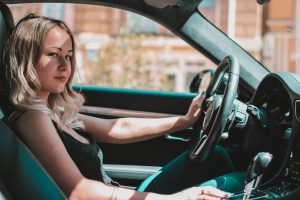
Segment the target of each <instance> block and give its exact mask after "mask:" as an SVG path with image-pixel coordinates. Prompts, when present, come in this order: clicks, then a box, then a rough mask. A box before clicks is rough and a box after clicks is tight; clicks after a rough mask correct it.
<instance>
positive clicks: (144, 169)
mask: <svg viewBox="0 0 300 200" xmlns="http://www.w3.org/2000/svg"><path fill="white" fill-rule="evenodd" d="M7 2H8V3H11V2H13V1H7ZM20 2H22V1H20ZM33 2H35V1H33ZM36 2H38V1H36ZM70 2H77V1H70ZM78 2H80V1H78ZM159 2H160V1H151V0H149V1H148V0H145V2H144V1H142V2H140V3H136V4H133V5H131V4H130V3H128V4H127V3H124V2H116V3H115V4H114V3H111V4H110V3H108V2H107V1H101V2H93V3H94V4H103V5H109V6H112V7H119V8H124V9H126V10H131V11H135V12H139V13H143V14H144V15H145V16H150V17H152V18H153V19H155V17H156V18H157V19H156V21H158V22H160V23H161V24H163V25H164V26H166V27H168V28H169V29H171V30H172V31H173V32H174V33H176V34H177V35H178V36H180V37H182V38H183V39H185V40H186V41H187V42H188V43H189V44H190V45H192V46H194V47H195V48H197V49H198V50H199V51H201V52H202V53H203V54H204V55H206V56H208V57H209V58H210V59H211V60H213V61H215V63H218V68H217V69H216V71H215V72H214V75H212V76H213V77H212V80H211V82H210V85H209V86H208V88H207V94H208V96H214V98H212V99H209V100H207V103H206V104H205V106H206V109H207V114H206V116H205V117H206V118H208V119H209V120H206V121H205V122H204V124H201V123H203V119H202V121H201V123H196V125H195V126H194V127H192V128H187V129H186V130H183V131H182V132H178V133H175V134H172V135H166V136H164V137H160V138H157V139H153V140H149V141H144V142H141V143H133V144H130V145H115V144H114V145H112V144H106V143H100V144H99V145H100V146H101V149H103V152H104V153H105V154H106V155H107V156H106V157H107V159H105V162H106V163H107V164H105V166H104V167H105V170H106V171H107V173H108V174H109V175H110V176H111V177H112V178H114V179H116V180H118V181H119V182H120V183H121V184H122V185H126V187H129V188H133V189H134V188H137V186H138V185H139V184H140V183H141V182H143V181H144V180H145V179H147V178H148V177H149V176H151V175H152V174H154V173H156V172H157V171H158V170H160V169H161V167H162V166H163V165H165V164H166V163H167V162H168V161H170V160H172V159H173V158H175V157H176V156H177V155H179V154H180V153H182V152H184V151H185V150H187V149H189V151H190V158H191V160H195V162H200V163H201V162H202V161H203V160H205V158H206V156H207V155H209V152H210V151H211V150H212V149H213V148H214V147H215V146H216V145H217V144H219V145H222V146H224V147H225V148H226V150H227V151H228V152H229V154H230V156H231V157H232V160H233V162H234V163H235V166H236V168H237V170H238V171H244V172H246V180H245V184H246V186H245V190H244V191H240V193H237V194H236V196H232V197H231V198H229V199H243V195H244V192H245V191H246V190H247V186H248V187H250V190H252V189H253V188H255V189H258V190H256V192H255V193H253V194H252V196H250V198H249V199H295V200H296V199H299V198H300V149H299V148H300V137H299V130H300V76H299V75H297V74H294V73H289V72H276V73H271V72H269V71H268V70H267V69H266V68H265V67H263V66H262V64H261V63H259V62H257V61H256V60H255V59H254V58H253V57H252V56H250V55H249V54H248V53H247V52H246V51H245V50H243V49H242V48H241V47H240V46H239V45H238V44H236V43H235V42H234V41H232V40H230V39H229V38H227V37H226V36H225V34H224V33H222V32H220V31H218V30H217V29H216V28H215V27H213V25H212V24H210V23H209V22H208V21H207V20H205V18H204V17H203V16H202V14H200V13H198V12H193V13H190V12H188V11H190V10H193V8H194V7H196V6H197V5H196V4H199V2H200V1H195V2H194V3H193V2H192V1H190V4H189V5H185V6H186V7H184V8H183V9H182V11H178V10H176V9H177V8H178V6H179V7H180V5H178V4H177V1H176V3H175V4H174V2H175V1H165V2H167V3H166V5H165V4H164V3H162V2H160V3H159ZM13 3H14V2H13ZM81 3H82V2H81ZM150 8H151V9H150ZM0 9H1V13H0V27H1V29H0V42H1V44H0V45H1V50H2V49H3V45H4V43H5V41H6V39H7V37H8V35H9V34H10V32H11V30H12V29H13V27H14V20H13V17H12V14H11V12H10V9H9V7H8V6H7V5H6V4H5V3H3V2H2V1H1V2H0ZM161 9H166V12H165V13H163V14H161V13H159V11H160V10H161ZM173 10H175V11H174V12H175V13H176V12H179V15H180V16H181V17H182V18H180V19H181V20H177V19H176V18H175V17H172V16H170V13H172V12H173ZM151 12H153V13H151ZM168 12H170V13H168ZM177 14H178V13H177ZM177 17H178V16H177ZM160 18H162V19H165V20H161V19H160ZM160 20H161V21H160ZM192 24H193V25H192ZM195 27H205V28H204V29H205V30H206V31H208V32H209V33H211V35H213V37H206V35H207V32H205V33H204V32H203V33H202V32H201V31H202V29H197V28H195ZM212 38H214V41H212ZM216 44H222V45H220V46H218V45H216ZM204 47H205V48H204ZM214 52H218V53H216V54H214ZM0 63H1V68H2V67H3V66H2V61H1V62H0ZM248 66H251V67H248ZM1 68H0V69H1ZM200 73H202V72H200ZM253 74H256V75H253ZM200 81H201V80H200ZM224 81H225V83H224V84H225V85H224V84H223V82H224ZM1 84H2V85H1ZM193 84H196V85H195V86H192V85H191V88H192V89H191V91H198V90H197V87H199V82H198V83H197V81H196V78H195V80H193ZM197 84H198V85H197ZM221 86H223V87H221ZM3 88H5V86H4V85H3V82H1V77H0V118H1V119H0V147H1V151H0V159H1V164H0V173H1V179H0V191H1V193H2V196H3V198H4V199H66V196H65V195H64V194H63V193H62V191H61V190H60V188H59V187H58V186H57V185H56V184H55V182H54V181H53V179H52V178H51V177H50V176H49V175H48V174H47V172H46V170H45V169H44V168H43V167H42V166H41V165H40V164H39V162H38V161H37V159H36V158H35V157H34V155H32V153H31V152H30V150H29V149H28V148H27V147H26V146H25V145H24V143H23V142H22V140H21V139H20V138H18V137H17V135H16V133H14V131H13V130H12V129H11V128H10V127H9V126H8V125H7V124H6V121H5V115H6V113H9V109H10V106H9V103H8V102H7V99H8V98H7V93H6V92H5V91H4V90H3ZM195 88H196V89H195ZM220 88H223V89H220ZM74 89H76V90H78V91H80V92H81V93H82V94H84V96H85V98H86V99H87V102H86V104H85V106H84V108H83V109H82V111H81V113H84V114H87V115H92V116H97V117H103V118H114V117H128V116H133V117H141V116H144V117H145V116H146V117H147V116H154V117H160V116H174V115H183V114H184V113H185V111H186V110H187V108H188V106H189V104H190V102H191V100H192V99H193V97H195V96H196V95H197V94H196V93H195V92H192V93H171V92H154V91H144V90H141V91H140V90H131V89H119V88H104V87H103V88H102V87H94V86H79V85H75V86H74ZM220 93H221V94H220ZM220 96H221V97H220ZM120 99H121V100H122V101H120ZM209 109H212V110H209ZM212 118H213V119H217V120H216V121H219V123H214V122H215V121H214V120H211V119H212ZM228 119H229V120H228ZM202 126H203V127H204V131H205V130H206V129H207V130H208V133H207V134H204V136H205V137H203V135H201V134H199V132H201V130H200V129H201V128H200V127H202ZM223 130H225V131H223ZM195 132H196V134H195ZM197 133H198V134H197ZM162 149H163V150H164V151H163V153H162ZM262 175H263V176H262ZM212 178H214V177H212ZM261 178H262V180H260V179H261ZM258 183H260V184H259V185H258ZM256 184H257V185H256ZM249 185H250V186H249ZM1 193H0V199H1Z"/></svg>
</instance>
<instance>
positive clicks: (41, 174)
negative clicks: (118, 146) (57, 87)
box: [0, 2, 66, 200]
mask: <svg viewBox="0 0 300 200" xmlns="http://www.w3.org/2000/svg"><path fill="white" fill-rule="evenodd" d="M13 26H14V23H13V18H12V15H11V12H10V10H9V8H8V7H7V6H6V5H5V4H4V3H2V2H0V51H2V49H3V45H4V42H5V41H6V39H7V37H8V35H9V34H10V32H11V30H12V29H13ZM0 53H1V55H2V52H0ZM0 58H2V56H0ZM0 61H1V60H0ZM1 63H2V62H1ZM0 67H1V68H0V70H3V68H2V67H3V65H1V66H0ZM0 72H1V71H0ZM2 72H3V71H2ZM0 74H1V73H0ZM6 92H7V91H5V84H4V82H3V74H2V77H1V76H0V100H1V101H0V175H1V176H0V177H1V178H0V199H8V200H9V199H22V200H23V199H43V200H48V199H49V200H53V199H55V200H60V199H66V197H65V196H64V194H63V193H62V192H61V190H60V189H59V188H58V187H57V185H56V184H55V182H54V181H53V180H52V179H51V177H50V176H49V175H48V174H47V172H46V171H45V170H44V169H43V167H42V166H41V165H40V164H39V162H38V161H37V160H36V159H35V157H34V156H33V155H32V154H31V152H30V151H29V150H28V148H27V147H26V146H25V145H24V144H23V142H22V141H21V140H20V139H19V138H18V137H17V136H16V134H15V133H14V132H13V131H12V130H11V129H10V128H9V127H8V126H7V125H6V124H5V123H4V120H3V119H4V118H5V114H6V113H7V112H8V111H9V107H10V106H9V103H8V99H7V95H6V94H7V93H6Z"/></svg>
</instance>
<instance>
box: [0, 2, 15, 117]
mask: <svg viewBox="0 0 300 200" xmlns="http://www.w3.org/2000/svg"><path fill="white" fill-rule="evenodd" d="M14 26H15V25H14V19H13V15H12V13H11V12H10V9H9V8H8V7H7V5H6V4H5V3H3V2H1V1H0V118H3V117H4V116H5V114H9V113H10V111H11V106H10V103H9V99H8V92H9V91H7V90H8V89H7V87H6V86H5V84H6V83H5V81H4V78H5V74H4V69H3V67H4V66H3V60H2V59H3V52H2V51H3V49H4V45H5V42H6V41H7V39H8V37H9V35H10V34H11V32H12V31H13V29H14Z"/></svg>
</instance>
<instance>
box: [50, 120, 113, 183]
mask: <svg viewBox="0 0 300 200" xmlns="http://www.w3.org/2000/svg"><path fill="white" fill-rule="evenodd" d="M53 124H54V126H55V128H56V130H57V133H58V134H59V137H60V138H61V140H62V142H63V143H64V145H65V147H66V149H67V151H68V153H69V155H70V157H71V158H72V160H73V161H74V162H75V164H76V166H77V167H78V169H79V170H80V172H81V173H82V175H83V176H84V177H86V178H89V179H93V180H98V181H103V182H105V183H107V184H112V185H118V183H116V182H115V181H113V180H112V179H111V178H110V177H109V176H108V175H107V174H106V173H105V171H104V169H103V154H102V151H101V149H100V148H99V146H98V145H97V143H96V142H95V141H94V140H93V138H92V136H91V135H90V134H88V133H86V132H83V131H78V130H76V132H77V133H79V134H80V135H81V136H83V137H85V138H87V139H88V140H89V141H90V143H89V144H87V143H82V142H80V141H78V140H77V139H75V138H74V137H73V136H71V135H70V134H68V133H66V132H65V131H64V130H62V129H60V128H58V126H57V124H56V123H55V122H53Z"/></svg>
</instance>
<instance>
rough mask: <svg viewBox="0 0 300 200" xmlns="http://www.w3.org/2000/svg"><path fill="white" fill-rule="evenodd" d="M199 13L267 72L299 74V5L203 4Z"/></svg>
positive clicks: (220, 0) (223, 0)
mask: <svg viewBox="0 0 300 200" xmlns="http://www.w3.org/2000/svg"><path fill="white" fill-rule="evenodd" d="M199 11H200V12H201V13H202V14H203V15H204V16H206V17H207V19H209V20H210V21H211V22H212V23H213V24H215V25H216V26H217V27H218V28H219V29H221V30H222V31H223V32H224V33H226V34H228V36H229V37H231V38H232V39H233V40H235V42H237V43H238V44H239V45H240V46H242V47H243V48H245V49H246V50H247V51H248V52H250V53H251V54H252V55H253V56H254V57H255V58H256V59H257V60H259V61H260V62H261V63H262V64H264V65H265V66H266V67H267V68H268V69H269V70H270V71H272V72H277V71H289V72H297V73H299V72H300V1H294V0H285V1H279V0H273V1H270V3H269V4H265V5H259V4H257V2H256V0H243V1H238V0H204V1H202V3H200V5H199Z"/></svg>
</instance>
